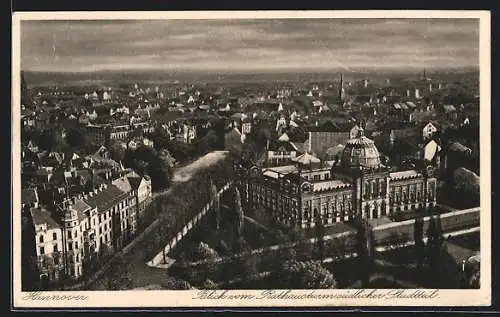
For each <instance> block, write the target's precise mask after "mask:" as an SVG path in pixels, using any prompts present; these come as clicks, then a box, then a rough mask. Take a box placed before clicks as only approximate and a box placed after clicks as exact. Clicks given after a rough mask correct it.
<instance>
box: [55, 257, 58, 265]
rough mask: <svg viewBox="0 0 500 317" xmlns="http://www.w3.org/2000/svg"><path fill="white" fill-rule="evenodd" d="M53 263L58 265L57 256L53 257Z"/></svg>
mask: <svg viewBox="0 0 500 317" xmlns="http://www.w3.org/2000/svg"><path fill="white" fill-rule="evenodd" d="M54 264H55V265H59V258H58V257H57V256H56V257H54Z"/></svg>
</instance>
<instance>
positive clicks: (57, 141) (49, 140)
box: [39, 129, 65, 151]
mask: <svg viewBox="0 0 500 317" xmlns="http://www.w3.org/2000/svg"><path fill="white" fill-rule="evenodd" d="M64 145H65V144H64V140H63V138H62V135H61V133H59V132H58V131H57V130H56V129H45V130H43V131H42V133H41V134H40V139H39V146H40V149H42V150H48V151H60V150H61V149H62V148H63V147H64Z"/></svg>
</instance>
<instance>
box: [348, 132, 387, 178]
mask: <svg viewBox="0 0 500 317" xmlns="http://www.w3.org/2000/svg"><path fill="white" fill-rule="evenodd" d="M341 165H342V166H343V167H346V168H352V167H362V168H378V167H379V166H380V154H379V152H378V149H377V147H376V146H375V143H374V142H373V141H372V140H370V139H369V138H367V137H365V136H364V130H363V129H359V131H358V136H357V137H356V138H354V139H350V140H349V141H347V143H346V145H345V147H344V150H343V151H342V161H341Z"/></svg>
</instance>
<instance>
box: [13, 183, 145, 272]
mask: <svg viewBox="0 0 500 317" xmlns="http://www.w3.org/2000/svg"><path fill="white" fill-rule="evenodd" d="M151 200H152V194H151V181H150V180H149V179H148V178H143V177H140V176H138V175H137V174H135V175H128V176H123V177H121V178H118V179H115V180H113V181H112V182H111V183H110V184H101V185H100V186H99V187H98V188H95V189H94V190H93V191H91V192H87V193H84V194H76V195H75V196H73V197H71V198H69V199H65V200H64V201H63V202H62V203H61V204H59V205H58V206H56V208H55V210H54V211H49V210H47V209H46V208H44V207H40V206H36V207H31V208H30V220H31V221H30V226H32V227H33V229H34V230H26V232H28V231H32V232H33V234H31V236H30V237H28V238H29V239H34V241H35V244H34V247H35V250H34V253H35V254H34V255H33V256H34V257H35V258H36V259H37V260H36V268H37V271H38V273H39V275H40V280H46V281H48V282H53V281H57V280H60V279H61V278H62V277H63V276H64V277H65V278H67V279H73V280H77V279H79V278H80V277H82V275H84V274H85V273H88V272H92V271H95V269H96V268H97V267H96V266H97V265H98V262H99V261H98V260H99V259H103V258H104V259H105V258H107V256H110V255H111V254H113V253H115V252H117V251H119V250H121V249H122V248H123V247H124V246H125V245H126V244H127V243H128V242H130V240H131V239H132V238H133V237H134V236H135V235H136V234H137V222H138V217H140V215H141V213H142V212H143V211H144V210H145V208H146V207H147V206H148V205H149V204H150V202H151ZM28 229H29V228H28ZM23 230H24V229H23Z"/></svg>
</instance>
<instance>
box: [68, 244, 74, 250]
mask: <svg viewBox="0 0 500 317" xmlns="http://www.w3.org/2000/svg"><path fill="white" fill-rule="evenodd" d="M68 250H69V251H71V250H73V244H72V243H68Z"/></svg>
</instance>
